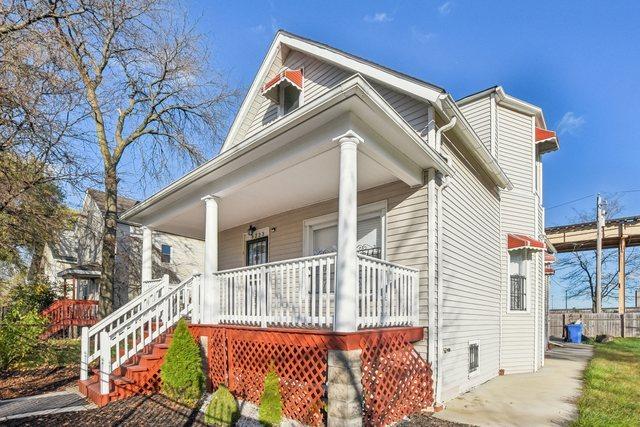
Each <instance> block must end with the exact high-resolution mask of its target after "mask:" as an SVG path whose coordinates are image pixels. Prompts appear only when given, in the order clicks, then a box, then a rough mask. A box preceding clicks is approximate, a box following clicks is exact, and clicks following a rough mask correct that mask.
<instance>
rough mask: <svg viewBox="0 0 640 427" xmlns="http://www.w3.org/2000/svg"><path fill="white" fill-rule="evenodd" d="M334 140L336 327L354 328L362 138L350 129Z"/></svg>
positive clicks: (356, 313)
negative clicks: (337, 175)
mask: <svg viewBox="0 0 640 427" xmlns="http://www.w3.org/2000/svg"><path fill="white" fill-rule="evenodd" d="M334 141H335V142H337V143H338V144H340V188H339V192H338V261H337V265H336V300H335V305H336V306H335V318H334V330H336V331H339V332H352V331H355V330H356V329H357V326H358V324H357V319H358V255H357V253H356V247H357V244H358V234H357V232H358V200H357V197H358V144H359V143H361V142H363V139H362V138H360V136H358V135H357V134H356V133H355V132H353V131H348V132H347V133H345V134H344V135H341V136H339V137H337V138H335V139H334Z"/></svg>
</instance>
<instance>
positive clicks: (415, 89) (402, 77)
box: [220, 30, 511, 189]
mask: <svg viewBox="0 0 640 427" xmlns="http://www.w3.org/2000/svg"><path fill="white" fill-rule="evenodd" d="M281 49H292V50H296V51H299V52H302V53H305V54H307V55H310V56H313V57H315V58H318V59H319V60H322V61H325V62H328V63H330V64H333V65H335V66H337V67H339V68H342V69H348V70H350V71H351V72H353V73H354V74H361V75H362V76H364V77H366V78H367V79H371V80H373V81H375V82H378V83H381V84H383V85H385V86H387V87H390V88H392V89H393V90H395V91H398V92H400V93H403V94H406V95H408V96H411V97H412V98H415V99H418V100H420V101H423V102H426V103H429V104H431V105H432V106H433V107H434V108H435V109H436V111H437V112H439V113H440V115H441V116H444V117H445V118H446V119H449V120H450V119H452V118H453V117H455V118H456V119H457V123H456V125H455V127H454V128H453V129H452V132H456V133H457V134H458V135H460V137H461V138H460V139H461V142H462V143H463V144H465V145H466V146H467V147H468V148H469V150H470V151H471V153H472V155H473V156H475V157H476V158H477V159H478V160H479V161H480V164H481V165H482V166H483V168H484V169H485V170H486V171H487V173H488V174H489V176H490V177H491V179H492V180H493V181H494V183H495V184H496V185H498V186H499V187H502V188H508V189H510V188H511V183H510V182H509V179H508V178H507V176H506V174H505V173H504V172H503V171H502V169H501V168H500V166H499V164H498V162H497V161H496V160H495V159H494V158H493V156H492V155H491V154H490V153H489V151H488V150H487V148H486V147H485V146H484V144H483V143H482V141H480V138H479V137H478V135H477V134H476V133H475V131H474V130H473V128H472V127H471V125H470V124H469V123H468V122H467V120H466V118H465V116H464V114H463V113H462V111H460V108H459V107H458V105H457V104H456V102H455V101H454V100H453V98H452V97H451V95H450V94H448V93H447V92H446V91H445V90H444V89H442V88H440V87H438V86H436V85H434V84H431V83H428V82H425V81H423V80H420V79H417V78H415V77H411V76H408V75H406V74H403V73H400V72H398V71H395V70H392V69H390V68H387V67H384V66H381V65H379V64H376V63H374V62H371V61H367V60H365V59H362V58H360V57H357V56H355V55H351V54H349V53H346V52H343V51H341V50H339V49H336V48H334V47H331V46H328V45H326V44H323V43H319V42H316V41H313V40H309V39H307V38H304V37H300V36H297V35H294V34H292V33H288V32H286V31H283V30H280V31H278V33H277V34H276V36H275V38H274V40H273V42H272V43H271V46H270V48H269V51H268V52H267V55H266V56H265V58H264V60H263V62H262V64H261V66H260V68H259V70H258V73H257V74H256V77H255V78H254V80H253V83H252V85H251V87H250V89H249V91H248V93H247V96H246V97H245V99H244V101H243V102H242V105H241V106H240V109H239V111H238V114H237V115H236V117H235V119H234V121H233V124H232V126H231V128H230V130H229V133H228V135H227V138H226V139H225V142H224V144H223V145H222V148H221V150H220V152H221V153H223V152H225V151H227V150H228V149H230V148H231V147H232V146H234V145H237V144H239V143H241V142H242V141H237V140H236V139H237V137H238V134H239V130H240V127H241V126H242V123H243V121H244V120H245V117H246V116H247V114H248V112H249V109H250V108H251V103H252V100H253V99H254V98H255V97H256V96H258V95H259V92H260V89H261V87H262V86H263V83H264V82H265V81H266V79H267V76H268V72H269V70H270V67H271V64H272V63H273V61H274V59H275V58H276V55H277V54H278V52H279V51H280V50H281Z"/></svg>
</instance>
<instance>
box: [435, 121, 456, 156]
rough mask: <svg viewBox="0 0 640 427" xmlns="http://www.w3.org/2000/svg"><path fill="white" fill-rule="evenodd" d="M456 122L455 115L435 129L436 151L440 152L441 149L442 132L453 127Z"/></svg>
mask: <svg viewBox="0 0 640 427" xmlns="http://www.w3.org/2000/svg"><path fill="white" fill-rule="evenodd" d="M457 122H458V118H457V117H455V116H454V117H451V120H450V121H449V123H447V124H446V125H444V126H442V127H440V128H438V130H436V151H437V152H438V153H440V151H441V147H442V134H443V133H444V132H446V131H448V130H450V129H451V128H453V127H454V126H455V125H456V123H457Z"/></svg>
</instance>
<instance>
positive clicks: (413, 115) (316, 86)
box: [233, 51, 427, 145]
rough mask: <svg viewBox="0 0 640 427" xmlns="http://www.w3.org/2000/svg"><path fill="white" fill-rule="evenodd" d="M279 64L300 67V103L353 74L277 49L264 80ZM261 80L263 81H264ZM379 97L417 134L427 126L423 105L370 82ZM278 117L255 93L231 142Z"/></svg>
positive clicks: (246, 135)
mask: <svg viewBox="0 0 640 427" xmlns="http://www.w3.org/2000/svg"><path fill="white" fill-rule="evenodd" d="M283 67H287V68H290V69H300V68H302V69H304V95H303V97H304V102H305V103H309V102H311V101H313V100H314V99H316V98H318V97H319V96H321V95H322V94H324V93H325V92H326V91H328V90H330V89H332V88H334V87H335V86H337V85H338V84H339V83H341V82H342V81H344V80H346V79H347V78H349V77H350V76H352V75H353V73H352V72H350V71H348V70H345V69H342V68H339V67H336V66H335V65H332V64H329V63H326V62H323V61H321V60H319V59H316V58H314V57H311V56H308V55H305V54H303V53H301V52H298V51H290V52H289V54H288V55H287V57H286V58H284V60H283V58H282V57H281V53H280V52H278V55H277V56H276V59H275V61H274V63H273V64H272V66H271V69H270V70H269V73H268V75H267V77H266V78H265V79H264V82H267V81H269V80H270V79H271V78H272V77H273V76H275V75H276V73H277V72H278V71H279V70H280V69H281V68H283ZM264 82H263V83H264ZM370 83H371V84H372V86H373V87H374V88H375V89H376V90H377V91H378V92H379V93H380V95H382V97H383V98H384V99H385V100H386V101H387V102H388V103H389V104H390V105H391V106H392V107H393V108H394V109H395V110H396V111H397V112H398V114H400V115H401V116H402V117H403V118H404V120H405V121H406V122H407V123H408V124H409V125H410V126H411V127H412V128H413V129H414V130H415V131H416V132H418V133H421V132H422V131H423V130H424V129H425V127H426V126H427V104H426V103H424V102H422V101H419V100H417V99H415V98H412V97H410V96H408V95H405V94H402V93H399V92H396V91H394V90H393V89H391V88H388V87H386V86H383V85H381V84H379V83H375V82H370ZM277 118H278V106H277V105H276V104H275V103H274V102H272V101H270V100H269V99H267V98H265V97H263V96H262V95H261V94H258V95H257V96H256V98H255V99H254V100H253V102H252V104H251V108H250V109H249V112H248V113H247V116H246V118H245V120H244V122H243V123H242V125H241V126H240V130H239V132H238V135H237V138H236V139H237V140H236V141H235V142H234V144H233V145H235V144H237V143H239V142H241V141H242V140H244V139H246V138H248V137H250V136H251V135H254V134H255V133H257V132H259V131H260V130H262V129H264V127H266V126H268V125H269V124H271V123H273V121H274V120H276V119H277Z"/></svg>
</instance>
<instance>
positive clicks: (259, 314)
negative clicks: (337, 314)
mask: <svg viewBox="0 0 640 427" xmlns="http://www.w3.org/2000/svg"><path fill="white" fill-rule="evenodd" d="M335 265H336V254H335V253H332V254H326V255H318V256H311V257H306V258H298V259H293V260H287V261H281V262H272V263H268V264H261V265H257V266H254V267H245V268H237V269H233V270H225V271H220V272H218V273H215V274H214V283H217V285H218V287H219V289H220V317H219V320H220V323H232V324H242V325H254V326H262V327H267V326H297V327H320V328H330V327H331V326H332V325H333V310H334V292H335V280H336V279H335V277H336V275H335Z"/></svg>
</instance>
